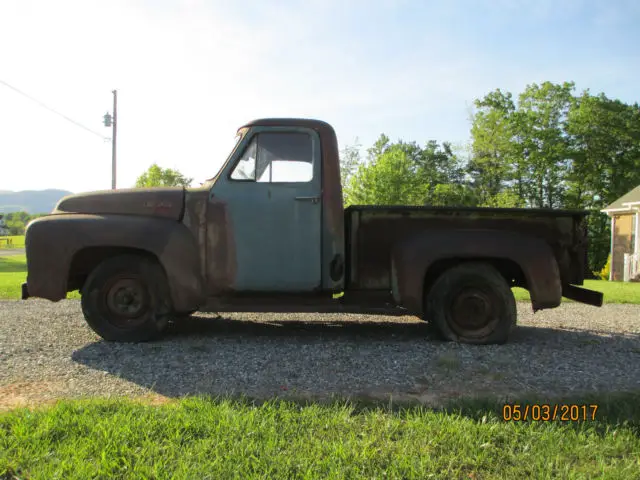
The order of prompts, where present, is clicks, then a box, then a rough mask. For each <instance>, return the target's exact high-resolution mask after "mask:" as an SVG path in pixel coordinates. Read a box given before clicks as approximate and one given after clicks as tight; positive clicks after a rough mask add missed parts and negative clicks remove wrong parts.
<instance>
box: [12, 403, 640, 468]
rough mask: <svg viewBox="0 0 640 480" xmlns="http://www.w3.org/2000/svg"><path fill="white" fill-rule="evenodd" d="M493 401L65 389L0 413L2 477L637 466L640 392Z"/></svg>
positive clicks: (639, 465) (639, 448) (639, 446)
mask: <svg viewBox="0 0 640 480" xmlns="http://www.w3.org/2000/svg"><path fill="white" fill-rule="evenodd" d="M499 411H501V409H500V407H499V406H495V405H493V406H492V407H491V408H488V407H482V406H470V407H466V408H465V409H463V410H457V411H456V410H451V409H450V410H448V411H433V410H427V409H423V408H405V409H395V410H391V409H388V408H384V407H375V406H369V407H364V408H358V407H355V406H353V405H349V404H346V403H336V404H333V405H319V404H307V405H301V404H296V403H291V402H281V401H276V400H273V401H270V402H267V403H265V404H262V405H254V404H252V403H250V402H241V401H231V400H221V401H215V400H211V399H206V398H194V397H191V398H184V399H181V400H178V401H174V402H171V403H168V404H164V405H160V406H151V405H143V404H141V403H140V402H133V401H130V400H83V401H74V402H69V401H65V402H60V403H58V404H56V405H55V406H52V407H43V408H40V409H36V410H27V409H17V410H14V411H10V412H7V413H3V414H2V415H0V478H30V479H50V478H65V479H75V478H78V479H80V478H83V479H84V478H123V477H126V478H155V479H163V478H167V479H168V478H179V479H182V478H203V479H204V478H225V479H226V478H242V479H244V478H264V479H267V478H269V479H270V478H309V479H315V478H367V479H370V478H420V479H422V478H465V479H467V478H472V479H480V478H482V479H486V478H549V477H556V476H557V477H562V478H568V477H571V478H595V477H598V478H621V479H622V478H637V474H638V472H639V471H640V461H639V460H638V459H639V458H640V436H639V433H640V432H639V429H640V395H635V396H634V395H630V396H627V397H623V398H618V399H616V400H615V401H613V400H612V401H609V403H607V402H604V403H602V404H601V406H600V408H599V410H598V412H597V413H596V420H595V421H591V420H589V421H586V422H573V423H571V422H569V423H561V422H559V421H554V422H530V421H527V422H505V421H503V419H502V417H501V414H500V413H498V412H499Z"/></svg>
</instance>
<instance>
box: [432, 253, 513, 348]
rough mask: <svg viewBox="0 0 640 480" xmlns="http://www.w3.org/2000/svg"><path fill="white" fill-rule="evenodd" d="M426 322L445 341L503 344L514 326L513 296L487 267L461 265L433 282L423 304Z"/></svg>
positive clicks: (500, 279) (502, 280) (490, 268)
mask: <svg viewBox="0 0 640 480" xmlns="http://www.w3.org/2000/svg"><path fill="white" fill-rule="evenodd" d="M425 314H426V320H427V321H429V322H431V323H432V324H433V326H434V327H435V328H436V329H437V331H438V332H439V333H440V335H442V337H443V338H444V339H446V340H449V341H454V342H460V343H471V344H500V343H505V342H506V341H507V339H508V337H509V334H510V333H511V330H512V329H513V327H514V325H515V324H516V320H517V311H516V301H515V298H514V297H513V292H512V291H511V288H510V287H509V284H508V283H507V281H506V280H505V279H504V277H503V276H502V275H501V274H500V272H498V271H497V270H496V269H495V268H494V267H493V266H491V265H489V264H487V263H478V262H472V263H462V264H460V265H457V266H455V267H452V268H450V269H449V270H446V271H445V272H444V273H442V275H440V277H438V279H437V280H436V281H435V283H434V284H433V286H432V287H431V289H430V290H429V292H428V294H427V298H426V301H425Z"/></svg>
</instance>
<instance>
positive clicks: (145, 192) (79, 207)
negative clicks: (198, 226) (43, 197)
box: [52, 187, 185, 220]
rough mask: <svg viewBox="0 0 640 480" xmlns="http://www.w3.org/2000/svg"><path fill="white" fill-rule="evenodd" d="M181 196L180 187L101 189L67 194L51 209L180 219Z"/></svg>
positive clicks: (182, 202) (62, 211) (66, 211)
mask: <svg viewBox="0 0 640 480" xmlns="http://www.w3.org/2000/svg"><path fill="white" fill-rule="evenodd" d="M184 197H185V189H184V188H182V187H157V188H129V189H122V190H104V191H99V192H88V193H80V194H77V195H68V196H66V197H64V198H63V199H62V200H60V201H59V202H58V204H57V205H56V208H55V209H54V210H53V212H52V213H54V214H56V213H85V214H97V215H101V214H120V215H145V216H152V217H164V218H170V219H172V220H181V219H182V215H183V212H184Z"/></svg>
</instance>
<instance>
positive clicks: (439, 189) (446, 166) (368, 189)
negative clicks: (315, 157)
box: [344, 134, 475, 205]
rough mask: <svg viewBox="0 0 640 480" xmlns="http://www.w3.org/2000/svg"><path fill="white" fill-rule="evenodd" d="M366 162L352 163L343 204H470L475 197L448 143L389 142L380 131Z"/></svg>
mask: <svg viewBox="0 0 640 480" xmlns="http://www.w3.org/2000/svg"><path fill="white" fill-rule="evenodd" d="M367 152H368V159H367V161H366V162H361V161H359V157H358V162H354V163H353V164H357V169H356V170H355V171H354V172H353V173H352V174H351V175H348V176H347V178H348V180H347V181H346V183H345V187H344V194H345V199H346V202H347V204H373V205H425V204H428V205H470V204H475V197H474V195H473V192H472V190H471V188H470V187H469V185H468V184H467V183H466V181H465V179H464V168H463V166H462V162H461V161H460V159H459V158H458V157H457V156H456V155H455V154H454V153H453V150H452V148H451V145H450V144H449V143H447V142H444V143H443V144H442V145H440V144H438V142H436V141H433V140H432V141H429V142H427V144H426V145H425V146H424V147H421V146H420V145H418V144H417V143H416V142H405V141H403V140H398V141H397V142H394V143H392V142H391V141H390V140H389V137H387V136H386V135H384V134H382V135H380V137H379V138H378V140H377V141H376V142H375V144H374V145H373V147H371V148H369V149H368V151H367Z"/></svg>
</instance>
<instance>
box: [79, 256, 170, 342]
mask: <svg viewBox="0 0 640 480" xmlns="http://www.w3.org/2000/svg"><path fill="white" fill-rule="evenodd" d="M81 304H82V313H83V314H84V318H85V320H86V321H87V323H88V324H89V326H90V327H91V329H92V330H93V331H94V332H96V333H97V334H98V335H100V336H101V337H102V338H103V339H105V340H107V341H110V342H144V341H147V340H152V339H154V338H158V337H159V336H160V335H161V334H162V332H163V330H164V329H165V327H166V326H167V323H168V321H169V319H170V317H171V311H172V308H171V300H170V295H169V286H168V283H167V277H166V275H165V273H164V270H163V268H162V267H161V266H160V265H159V264H158V263H157V262H155V261H154V260H152V259H149V258H146V257H142V256H137V255H120V256H117V257H112V258H109V259H107V260H105V261H103V262H102V263H101V264H99V265H98V266H97V267H96V268H95V269H94V270H93V271H92V272H91V274H90V275H89V277H88V278H87V281H86V282H85V284H84V286H83V287H82V300H81Z"/></svg>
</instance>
